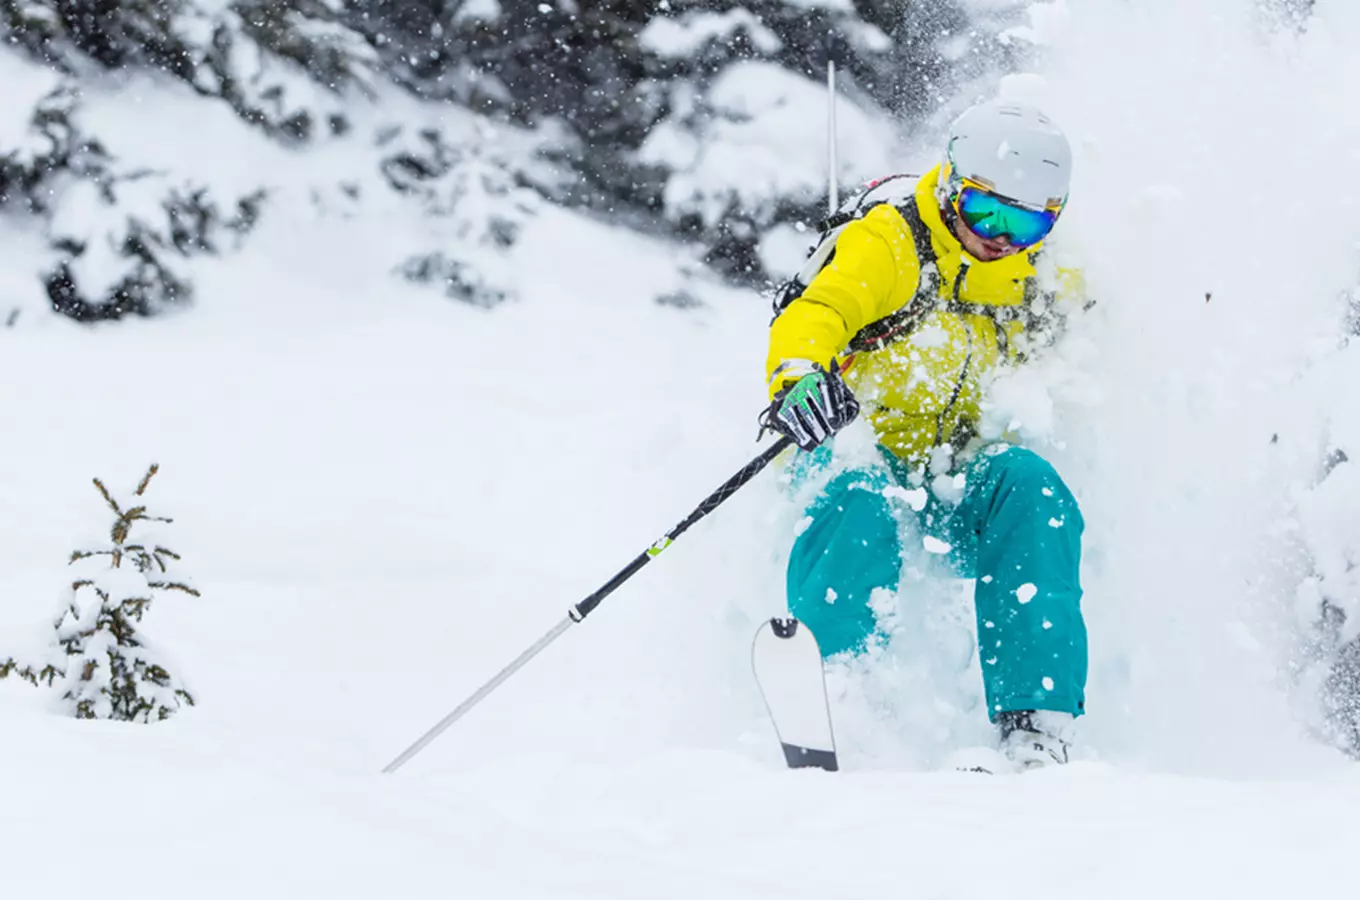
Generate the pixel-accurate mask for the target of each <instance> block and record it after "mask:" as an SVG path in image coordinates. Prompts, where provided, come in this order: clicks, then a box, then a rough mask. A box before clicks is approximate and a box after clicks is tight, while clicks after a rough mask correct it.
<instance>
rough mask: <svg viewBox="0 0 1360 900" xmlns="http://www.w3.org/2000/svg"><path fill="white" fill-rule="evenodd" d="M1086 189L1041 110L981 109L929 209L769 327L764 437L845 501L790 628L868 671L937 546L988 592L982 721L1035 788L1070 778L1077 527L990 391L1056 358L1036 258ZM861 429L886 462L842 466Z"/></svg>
mask: <svg viewBox="0 0 1360 900" xmlns="http://www.w3.org/2000/svg"><path fill="white" fill-rule="evenodd" d="M1070 174H1071V151H1070V148H1069V146H1068V142H1067V139H1066V138H1065V137H1064V135H1063V133H1062V131H1061V130H1060V129H1058V128H1057V126H1055V125H1054V124H1053V123H1052V122H1051V121H1050V120H1049V119H1048V118H1047V117H1046V116H1044V115H1043V114H1042V113H1040V112H1039V111H1038V110H1035V109H1033V108H1030V107H1027V106H1024V105H1021V104H1015V103H1008V102H1001V101H990V102H986V103H982V104H979V105H977V106H975V107H973V108H971V109H969V110H968V111H966V112H965V113H964V114H963V115H962V116H960V117H959V118H958V119H957V120H956V121H955V122H954V124H953V126H952V127H951V129H950V134H949V142H948V145H947V148H946V151H945V158H944V160H943V161H942V162H941V164H940V165H938V166H936V167H935V168H934V169H932V170H931V171H930V172H928V173H926V174H925V175H924V176H923V177H921V178H920V180H919V181H918V182H917V184H916V187H915V191H914V196H913V197H911V198H910V199H908V200H907V202H906V203H904V204H903V205H901V206H900V207H898V206H893V205H891V204H886V203H885V204H880V205H877V206H874V207H873V208H872V209H870V211H869V212H868V213H867V214H865V215H864V216H863V217H862V218H859V219H856V220H854V221H852V222H851V223H850V224H849V225H848V226H847V227H846V228H845V230H844V231H843V232H842V233H841V234H840V235H839V237H838V238H836V243H835V251H834V255H833V256H832V257H831V260H830V262H829V263H828V264H827V265H826V266H825V267H824V268H823V269H822V270H821V271H820V273H818V274H817V276H816V277H815V278H813V279H812V280H811V282H810V283H809V284H808V286H807V287H806V289H804V290H803V291H802V293H801V295H800V296H798V297H796V298H795V299H794V300H793V301H792V302H791V303H789V304H788V305H787V306H786V307H785V308H784V309H783V310H782V312H781V313H780V314H779V315H778V317H777V318H776V319H775V321H774V322H773V324H772V325H771V327H770V347H769V357H768V361H767V375H768V377H769V387H770V396H771V401H772V402H771V405H770V407H769V409H768V410H767V412H766V414H765V417H764V421H765V423H766V425H767V426H768V427H770V428H772V429H774V430H776V431H778V432H780V433H782V434H784V435H787V436H788V437H790V438H792V439H793V440H794V442H795V443H797V445H798V447H799V448H800V451H799V453H798V455H797V458H796V459H795V461H794V467H795V469H796V470H799V471H802V472H805V473H806V472H820V473H823V474H824V475H825V476H826V477H827V478H828V479H829V480H828V481H827V483H826V485H825V487H824V488H823V489H822V490H821V492H820V494H819V495H818V497H817V498H816V499H815V500H814V501H813V502H812V505H811V506H810V508H809V509H808V510H807V519H806V521H805V523H804V524H805V525H806V527H805V528H803V529H802V530H801V532H800V534H799V535H798V537H797V539H796V541H795V543H794V546H793V550H792V552H791V554H790V558H789V563H788V577H787V592H788V605H789V611H790V613H792V614H793V615H794V616H796V617H797V618H798V619H800V620H801V621H802V622H804V623H805V624H806V625H807V626H808V627H809V628H810V629H811V630H812V633H813V634H814V635H815V636H816V637H817V640H818V642H819V644H820V646H821V649H822V653H823V655H824V656H828V657H829V656H833V655H835V654H839V653H847V652H848V653H860V652H863V651H864V650H865V649H866V648H868V647H869V646H870V645H871V644H873V643H874V642H876V641H880V640H882V639H883V637H884V636H883V635H882V633H881V630H880V625H879V622H878V619H877V617H876V615H875V613H874V611H873V609H872V608H871V600H872V595H873V594H874V592H876V591H890V592H895V591H897V589H898V587H899V582H900V578H901V572H902V569H903V566H904V564H905V563H907V562H909V561H911V560H912V559H915V558H920V557H919V554H920V553H921V552H922V547H923V546H928V547H929V548H931V549H932V550H933V551H934V552H935V553H944V554H945V555H946V556H947V561H948V564H949V566H950V568H951V569H952V570H953V572H954V573H955V574H957V575H959V576H960V577H971V578H976V579H977V585H976V592H975V598H976V604H977V627H978V636H979V650H980V654H981V655H980V660H981V668H982V674H983V681H984V688H985V693H986V699H987V708H988V714H989V717H990V718H991V720H992V721H993V722H995V723H996V725H997V726H998V728H999V730H1000V735H1001V742H1002V743H1001V746H1002V750H1003V751H1004V752H1005V753H1006V754H1007V756H1008V757H1009V758H1010V759H1011V760H1012V761H1013V762H1014V763H1015V764H1016V765H1017V766H1019V767H1021V768H1029V767H1033V766H1039V765H1045V764H1050V763H1055V762H1056V763H1063V762H1066V761H1067V751H1068V742H1069V740H1070V737H1069V732H1070V725H1071V723H1072V721H1073V719H1074V717H1076V716H1079V715H1081V714H1082V713H1083V712H1084V706H1085V684H1086V669H1087V656H1086V652H1087V651H1086V627H1085V623H1084V621H1083V619H1082V614H1081V586H1080V579H1079V568H1080V558H1081V534H1082V529H1083V520H1082V516H1081V511H1080V510H1079V509H1078V507H1077V502H1076V500H1075V499H1074V497H1073V496H1072V493H1071V491H1070V490H1068V488H1067V486H1066V484H1064V483H1063V480H1062V479H1061V478H1060V477H1059V476H1058V474H1057V472H1056V471H1055V470H1054V469H1053V467H1052V466H1051V465H1049V463H1048V462H1046V461H1045V460H1044V459H1043V458H1041V457H1040V456H1039V455H1037V454H1036V453H1034V452H1032V451H1030V450H1027V449H1024V448H1021V447H1018V446H1014V445H1012V444H1010V443H1005V442H1001V441H993V442H987V441H984V440H983V439H981V438H980V437H979V435H978V426H979V419H980V417H981V401H982V395H983V392H984V391H985V387H986V384H987V380H988V378H989V377H990V375H991V374H993V373H995V372H996V371H997V369H998V368H999V367H1001V366H1003V365H1006V364H1014V363H1019V362H1021V361H1022V360H1023V356H1024V353H1025V351H1026V350H1027V349H1031V348H1033V347H1034V346H1036V345H1037V344H1038V343H1040V342H1042V341H1043V340H1044V338H1045V335H1046V334H1047V335H1048V336H1049V337H1051V332H1052V327H1053V325H1054V323H1055V321H1056V318H1057V315H1058V313H1057V309H1056V307H1055V302H1054V301H1055V298H1056V297H1057V296H1058V295H1060V294H1061V293H1063V291H1062V284H1061V282H1062V278H1063V276H1062V275H1061V274H1060V273H1057V272H1056V270H1054V269H1053V267H1052V266H1046V265H1044V264H1043V261H1042V258H1041V252H1042V249H1043V241H1044V239H1045V238H1046V237H1047V236H1048V234H1049V232H1050V231H1051V229H1052V228H1053V226H1054V224H1055V223H1056V222H1057V219H1058V216H1059V214H1060V213H1061V212H1062V210H1063V207H1064V205H1065V203H1066V201H1067V193H1068V184H1069V178H1070ZM1036 266H1037V268H1036ZM1041 271H1043V272H1044V273H1045V274H1043V275H1041ZM861 408H862V409H863V410H864V412H865V415H866V418H867V419H868V421H869V423H870V424H871V425H872V426H873V429H874V432H875V434H876V436H877V441H878V446H877V451H876V454H875V456H874V458H873V459H871V460H869V461H867V462H866V461H864V460H859V461H855V462H846V461H844V460H837V459H833V456H832V453H831V447H830V444H829V443H828V441H829V439H830V438H831V437H832V436H833V435H834V434H835V433H836V432H837V431H839V430H840V429H841V428H843V427H845V426H846V425H848V424H849V423H850V422H851V421H852V420H853V419H854V418H855V417H856V416H857V415H858V413H859V412H860V410H861ZM944 476H947V477H944ZM913 497H914V498H916V499H915V500H914V501H911V500H909V499H904V498H913Z"/></svg>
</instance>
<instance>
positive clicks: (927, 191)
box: [766, 166, 1079, 466]
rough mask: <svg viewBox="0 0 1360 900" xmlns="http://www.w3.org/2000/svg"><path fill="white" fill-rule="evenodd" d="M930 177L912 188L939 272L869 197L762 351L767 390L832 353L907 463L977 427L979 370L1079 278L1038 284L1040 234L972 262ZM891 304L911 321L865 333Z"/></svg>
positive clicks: (890, 311) (825, 361)
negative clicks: (1019, 247) (790, 367)
mask: <svg viewBox="0 0 1360 900" xmlns="http://www.w3.org/2000/svg"><path fill="white" fill-rule="evenodd" d="M938 180H939V167H938V166H937V167H936V168H934V169H932V170H931V171H930V172H928V173H926V174H925V175H924V176H923V177H922V178H921V179H920V181H919V182H918V183H917V185H916V191H915V197H914V202H915V204H916V209H917V211H918V212H919V214H920V220H921V223H923V224H924V225H925V226H926V228H925V229H922V230H920V232H919V233H920V234H921V235H922V236H924V235H925V233H926V230H928V234H929V241H930V246H931V252H932V253H933V255H934V258H935V269H936V271H931V269H930V267H929V266H927V267H926V272H925V273H924V277H923V272H922V265H921V262H920V259H919V258H918V257H919V254H918V253H917V249H916V247H917V243H916V241H917V238H914V237H913V233H912V230H911V226H910V225H909V224H908V222H907V221H906V219H905V218H904V216H903V215H902V213H901V212H899V211H898V209H897V208H896V207H894V206H892V205H889V204H882V205H879V206H876V207H874V208H873V209H872V210H870V212H869V213H868V214H866V215H865V216H864V217H863V218H861V219H858V220H856V221H854V222H851V223H850V224H849V226H847V227H846V229H845V230H844V231H843V232H842V233H841V235H840V237H839V238H838V240H837V242H836V250H835V255H834V256H833V257H832V258H831V261H830V263H829V264H828V265H827V266H826V267H825V268H824V269H822V271H821V272H820V273H819V274H818V275H817V277H816V278H814V279H813V280H812V283H811V284H810V285H809V286H808V288H807V289H806V290H805V291H804V292H803V294H802V295H801V296H800V297H798V298H797V299H795V300H794V301H793V302H792V303H790V304H789V305H788V307H786V308H785V309H784V311H783V312H782V313H780V314H779V316H778V317H777V318H776V319H775V320H774V323H773V324H772V325H771V326H770V352H769V356H768V358H767V361H766V376H767V377H768V378H769V379H770V395H771V397H773V395H774V394H776V393H777V392H778V391H779V390H780V389H781V388H783V387H784V386H785V384H786V383H787V382H788V381H789V380H791V379H786V378H782V377H780V375H781V374H782V373H778V374H777V371H778V370H779V368H780V366H781V364H783V363H786V362H789V361H806V362H815V363H819V364H820V365H822V366H823V367H828V368H829V366H830V364H831V361H832V359H833V358H834V359H837V360H838V361H839V363H840V365H841V368H842V370H843V371H844V372H845V378H846V382H847V383H848V384H849V386H850V388H851V390H853V391H854V392H855V396H856V397H857V398H858V399H859V401H860V404H861V407H862V409H863V411H864V414H865V415H866V417H867V418H868V420H869V422H870V423H871V424H872V425H873V427H874V430H875V431H876V432H877V433H878V439H879V442H880V443H881V444H883V446H885V447H886V448H887V449H888V450H890V451H891V452H892V453H893V454H894V455H896V456H897V457H899V458H900V459H902V460H903V461H905V462H907V463H909V464H911V465H912V466H920V465H925V464H927V463H928V461H929V459H930V455H931V451H932V450H933V449H934V448H936V447H941V446H952V447H953V448H954V449H955V450H960V449H962V448H963V446H964V444H966V443H967V441H968V440H969V439H970V438H971V437H972V436H973V435H975V433H976V426H977V423H978V419H979V417H980V415H981V402H982V394H983V389H984V387H985V384H986V380H987V378H988V376H989V375H990V374H991V373H993V372H994V371H995V370H996V368H997V366H998V365H999V364H1001V363H1003V362H1006V361H1013V360H1015V359H1016V358H1017V355H1018V351H1019V346H1018V345H1019V344H1021V343H1022V342H1023V337H1022V336H1023V335H1025V334H1026V333H1027V332H1034V331H1037V330H1041V329H1044V328H1046V327H1047V323H1049V322H1051V321H1052V317H1051V315H1050V313H1051V312H1052V303H1053V299H1054V297H1055V295H1056V294H1057V293H1059V292H1061V293H1063V294H1067V293H1069V292H1070V290H1071V289H1072V288H1076V287H1078V283H1077V281H1076V279H1078V278H1079V276H1078V275H1077V274H1076V273H1075V272H1072V271H1070V270H1065V271H1063V272H1058V271H1057V270H1054V272H1053V277H1052V278H1047V277H1046V278H1045V279H1043V281H1044V282H1046V283H1045V284H1041V279H1040V277H1039V273H1038V271H1036V268H1035V262H1036V260H1037V258H1038V255H1039V252H1040V250H1041V249H1042V246H1043V245H1042V244H1036V245H1034V246H1033V247H1031V248H1029V249H1028V250H1027V251H1025V252H1022V253H1018V254H1016V255H1014V256H1009V257H1006V258H1004V259H999V260H997V261H995V262H989V263H984V262H979V261H977V260H975V259H974V258H973V257H972V256H970V255H968V254H967V253H965V251H964V249H963V245H962V244H960V243H959V240H958V238H957V237H955V236H954V234H953V233H952V232H951V231H950V230H949V228H948V227H947V226H946V225H945V223H944V220H943V218H942V216H941V213H940V201H939V200H938V199H937V197H936V185H937V183H938ZM1047 282H1051V284H1048V283H1047ZM894 314H897V316H896V317H897V318H908V322H906V323H905V324H903V323H898V324H897V326H896V328H895V330H894V331H893V332H892V333H891V335H890V336H888V337H887V339H883V340H876V341H866V340H865V339H866V337H868V336H869V335H870V334H871V333H872V332H875V331H880V332H881V331H884V330H885V328H884V325H885V324H888V325H891V324H892V320H890V319H889V317H892V316H894ZM884 320H888V322H886V323H885V321H884ZM869 326H873V327H872V328H870V327H869ZM794 368H795V369H796V368H797V366H796V363H795V366H794Z"/></svg>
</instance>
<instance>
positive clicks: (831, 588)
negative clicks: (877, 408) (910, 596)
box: [787, 470, 902, 656]
mask: <svg viewBox="0 0 1360 900" xmlns="http://www.w3.org/2000/svg"><path fill="white" fill-rule="evenodd" d="M891 483H892V482H891V477H890V476H889V475H888V474H887V473H886V472H884V471H877V470H853V471H848V472H843V473H841V474H840V475H837V476H836V477H834V478H833V479H832V480H831V482H830V483H828V484H827V486H826V488H825V489H823V491H822V493H821V494H820V495H819V496H818V498H817V499H816V500H815V501H814V502H813V504H812V505H811V506H810V507H809V508H808V510H807V520H806V527H805V528H804V529H803V531H802V533H801V534H799V535H798V538H797V539H796V540H795V541H794V545H793V550H792V551H791V553H790V554H789V566H788V578H787V591H788V606H789V612H790V613H791V614H792V615H793V616H794V617H796V618H797V619H799V620H800V621H801V622H803V623H804V624H806V625H807V627H808V628H809V629H811V631H812V634H813V635H814V636H815V637H816V638H817V643H818V646H819V647H820V648H821V651H822V655H823V656H834V655H835V654H837V653H842V652H844V651H847V650H850V651H857V650H862V649H864V648H865V646H866V645H867V643H868V641H869V639H870V638H871V637H872V636H873V634H874V633H875V632H876V631H877V630H878V618H877V616H876V614H875V613H874V610H873V608H872V606H871V602H872V599H873V592H874V591H875V590H878V589H880V588H881V589H886V590H889V591H895V590H897V586H898V581H899V578H900V575H901V568H902V545H901V536H900V533H899V523H898V520H897V517H896V516H895V515H894V513H893V507H892V505H891V503H890V502H889V501H888V499H887V498H886V497H885V496H884V495H883V489H884V488H885V487H888V486H890V484H891Z"/></svg>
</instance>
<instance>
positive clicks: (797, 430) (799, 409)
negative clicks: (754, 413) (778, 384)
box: [761, 360, 859, 450]
mask: <svg viewBox="0 0 1360 900" xmlns="http://www.w3.org/2000/svg"><path fill="white" fill-rule="evenodd" d="M857 415H859V401H858V400H856V399H855V395H854V394H852V393H851V392H850V388H849V387H847V386H846V384H845V381H844V380H843V379H842V378H841V373H840V367H839V366H837V365H836V361H835V360H832V362H831V371H830V372H828V371H826V370H825V369H823V368H822V367H821V366H818V365H814V366H813V371H812V372H811V373H809V374H807V375H804V376H803V377H802V378H800V379H798V380H797V381H795V382H794V383H793V384H791V385H789V386H788V387H786V388H784V389H783V390H781V391H780V392H779V393H778V394H775V397H774V402H773V403H771V404H770V407H769V409H767V410H765V413H764V415H763V416H762V417H761V425H763V426H764V427H765V428H768V429H770V430H771V431H777V432H779V433H780V434H782V435H786V436H788V437H789V438H792V440H793V442H794V443H795V444H797V445H798V446H799V447H800V448H801V449H803V450H813V449H815V448H816V447H818V446H819V445H820V444H821V443H822V442H823V441H825V440H826V439H827V438H829V437H831V436H832V435H833V434H835V433H836V432H838V431H840V430H841V429H842V428H844V427H845V426H846V425H849V424H850V423H851V422H853V421H855V416H857Z"/></svg>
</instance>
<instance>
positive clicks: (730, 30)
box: [638, 7, 784, 58]
mask: <svg viewBox="0 0 1360 900" xmlns="http://www.w3.org/2000/svg"><path fill="white" fill-rule="evenodd" d="M738 31H745V32H746V34H748V35H749V36H750V38H751V43H752V44H754V45H755V47H756V49H757V50H759V51H760V52H762V53H778V52H779V51H780V50H781V49H783V46H784V44H783V42H782V41H780V40H779V38H778V37H776V36H775V33H774V32H773V31H771V30H770V29H769V28H766V27H765V25H764V24H763V23H762V22H761V21H760V19H759V18H758V17H756V15H755V14H754V13H752V12H751V11H750V10H748V9H742V8H740V7H738V8H736V9H729V10H728V11H727V12H725V13H712V12H698V13H690V14H689V15H686V16H685V17H684V18H683V19H680V20H676V19H667V18H659V17H658V18H655V19H652V20H651V21H650V22H649V23H647V27H646V28H643V29H642V33H641V34H640V35H639V36H638V44H639V45H640V46H642V48H643V49H646V50H650V51H652V52H653V53H655V54H657V55H658V56H662V57H672V58H683V57H687V56H693V55H694V54H695V53H697V52H698V51H699V50H701V49H703V46H704V45H705V44H707V43H708V42H709V41H730V40H732V36H733V35H734V34H735V33H736V32H738Z"/></svg>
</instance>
